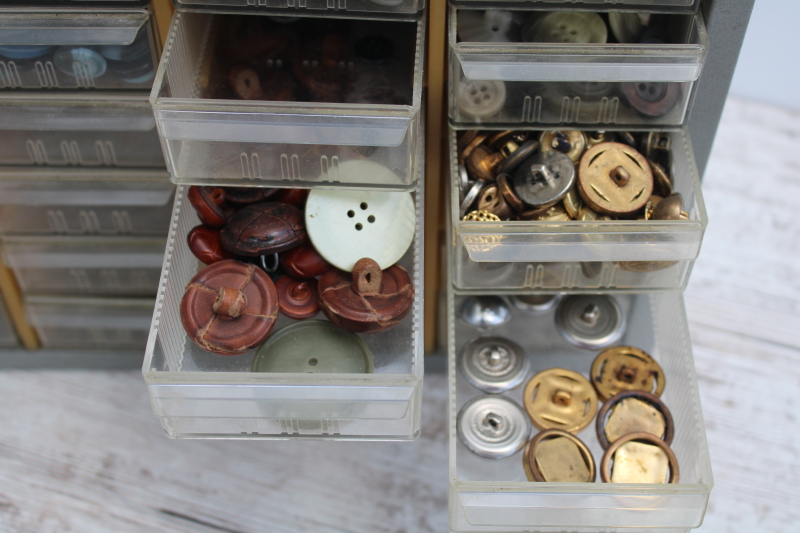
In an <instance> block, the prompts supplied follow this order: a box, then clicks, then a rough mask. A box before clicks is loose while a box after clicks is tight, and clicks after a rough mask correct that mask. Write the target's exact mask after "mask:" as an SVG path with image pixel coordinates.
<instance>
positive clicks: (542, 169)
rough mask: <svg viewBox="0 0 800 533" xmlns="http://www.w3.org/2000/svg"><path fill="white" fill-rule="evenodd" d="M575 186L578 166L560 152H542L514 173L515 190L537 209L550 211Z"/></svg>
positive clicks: (523, 199) (524, 200) (522, 198)
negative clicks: (541, 208)
mask: <svg viewBox="0 0 800 533" xmlns="http://www.w3.org/2000/svg"><path fill="white" fill-rule="evenodd" d="M574 183H575V165H574V164H573V163H572V161H570V159H569V157H567V156H566V155H564V154H562V153H561V152H540V153H538V154H536V155H534V156H533V157H531V158H529V159H527V160H526V161H525V162H523V163H522V164H521V165H520V166H519V168H518V169H517V170H516V172H514V190H515V192H516V193H517V195H518V196H519V197H520V199H521V200H522V201H523V202H525V203H526V204H529V205H532V206H534V207H547V206H550V205H553V204H555V203H556V202H558V201H559V200H561V199H562V198H563V197H564V195H565V194H567V191H569V190H570V188H571V187H572V185H573V184H574Z"/></svg>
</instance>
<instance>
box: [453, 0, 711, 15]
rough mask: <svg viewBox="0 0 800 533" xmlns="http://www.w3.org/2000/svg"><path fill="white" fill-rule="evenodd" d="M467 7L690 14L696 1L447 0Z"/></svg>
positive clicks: (696, 4)
mask: <svg viewBox="0 0 800 533" xmlns="http://www.w3.org/2000/svg"><path fill="white" fill-rule="evenodd" d="M451 3H452V4H453V5H455V6H459V7H464V8H471V9H552V10H554V11H556V10H558V11H566V10H583V11H650V12H658V13H661V12H664V13H666V12H670V13H676V12H677V13H694V12H696V11H697V8H698V6H699V5H700V0H451Z"/></svg>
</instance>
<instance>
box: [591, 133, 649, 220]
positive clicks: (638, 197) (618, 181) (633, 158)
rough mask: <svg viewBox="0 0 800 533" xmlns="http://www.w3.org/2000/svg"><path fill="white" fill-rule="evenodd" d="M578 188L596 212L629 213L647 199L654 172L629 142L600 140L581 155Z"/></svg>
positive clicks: (614, 214)
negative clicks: (600, 141) (604, 141)
mask: <svg viewBox="0 0 800 533" xmlns="http://www.w3.org/2000/svg"><path fill="white" fill-rule="evenodd" d="M578 191H579V192H580V193H581V196H582V197H583V200H584V201H585V202H586V203H587V204H588V205H589V206H590V207H591V208H592V209H594V210H595V211H597V212H598V213H602V214H605V215H612V216H625V215H632V214H634V213H636V212H637V211H639V210H640V209H641V208H643V207H644V205H645V204H646V203H647V200H648V199H650V195H651V194H652V193H653V173H652V172H651V171H650V165H649V164H648V163H647V160H646V159H645V158H644V157H643V156H642V154H640V153H639V152H637V151H636V150H634V149H633V148H631V147H630V146H627V145H625V144H621V143H601V144H598V145H595V146H593V147H592V148H590V149H589V150H587V151H586V153H585V154H583V157H582V158H581V162H580V168H579V170H578Z"/></svg>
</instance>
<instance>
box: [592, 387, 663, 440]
mask: <svg viewBox="0 0 800 533" xmlns="http://www.w3.org/2000/svg"><path fill="white" fill-rule="evenodd" d="M596 430H597V440H599V441H600V446H602V447H603V449H605V448H608V447H609V445H610V444H611V443H612V442H615V441H616V440H617V439H619V438H621V437H624V436H625V435H628V434H630V433H650V434H651V435H655V436H656V437H658V438H659V439H661V440H663V441H664V442H666V443H667V444H672V437H673V436H674V434H675V423H674V422H673V419H672V414H671V413H670V412H669V409H667V406H666V405H664V402H662V401H661V400H659V399H658V397H657V396H654V395H652V394H650V393H649V392H645V391H622V392H620V393H617V394H615V395H614V396H612V397H611V398H609V399H608V400H607V401H606V402H605V403H604V404H603V407H601V408H600V411H599V412H598V413H597V422H596Z"/></svg>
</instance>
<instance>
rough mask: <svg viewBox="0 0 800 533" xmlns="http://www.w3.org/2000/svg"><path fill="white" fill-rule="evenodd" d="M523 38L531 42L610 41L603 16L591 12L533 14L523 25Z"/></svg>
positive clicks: (579, 42) (600, 42)
mask: <svg viewBox="0 0 800 533" xmlns="http://www.w3.org/2000/svg"><path fill="white" fill-rule="evenodd" d="M522 40H523V41H528V42H531V43H576V44H583V43H598V44H604V43H605V42H607V41H608V29H607V28H606V23H605V22H603V19H602V17H600V15H598V14H597V13H591V12H589V11H552V12H548V13H536V12H534V13H532V14H531V15H530V16H529V17H528V20H527V21H525V24H524V25H523V27H522Z"/></svg>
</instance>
